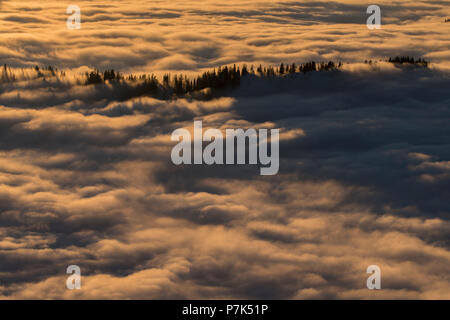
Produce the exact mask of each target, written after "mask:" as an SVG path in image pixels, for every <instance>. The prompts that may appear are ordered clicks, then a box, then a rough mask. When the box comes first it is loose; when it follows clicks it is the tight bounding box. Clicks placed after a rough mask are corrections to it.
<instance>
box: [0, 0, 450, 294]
mask: <svg viewBox="0 0 450 320" xmlns="http://www.w3.org/2000/svg"><path fill="white" fill-rule="evenodd" d="M69 4H74V3H69V2H67V1H46V2H45V4H44V3H40V2H35V1H34V2H31V1H20V2H17V1H3V3H2V12H1V14H0V19H1V20H2V23H1V24H0V30H1V32H0V39H1V41H0V61H1V62H2V63H7V64H9V65H12V66H14V67H17V68H16V69H15V70H14V72H15V73H16V74H17V77H18V81H16V82H5V83H2V86H1V87H0V298H3V299H11V298H24V299H35V298H79V299H94V298H104V299H119V298H134V299H166V298H186V299H187V298H190V299H210V298H216V299H220V298H256V299H265V298H270V299H318V298H331V299H380V298H384V299H391V298H402V299H418V298H421V299H449V298H450V296H449V292H450V290H449V289H450V279H449V271H450V269H449V265H450V241H449V236H448V235H449V233H450V222H449V217H450V216H449V213H450V206H449V201H448V199H449V198H450V127H449V126H448V124H449V123H450V92H449V90H448V88H449V87H450V75H449V72H448V68H449V65H448V61H449V60H448V57H449V49H448V48H449V40H450V39H449V33H448V26H447V25H446V24H444V23H443V20H444V19H445V17H446V14H448V8H449V6H448V3H446V2H444V1H423V2H414V3H411V2H406V1H395V2H391V1H384V0H383V1H379V5H380V6H381V7H382V12H383V29H382V30H377V31H369V30H368V29H367V27H366V26H365V19H366V16H367V15H366V14H365V9H366V5H361V4H358V3H357V1H350V0H349V1H339V2H331V3H330V2H326V3H325V2H308V1H284V2H281V1H276V2H274V1H270V2H269V1H262V2H254V1H239V2H238V1H226V2H225V3H223V2H218V1H201V2H194V1H170V2H168V1H166V2H155V1H104V2H102V1H95V2H93V1H78V3H77V4H78V5H79V6H80V7H81V10H82V29H81V30H78V31H70V30H67V29H66V27H65V20H66V18H67V15H66V14H65V9H66V7H67V5H69ZM397 54H410V55H415V56H416V57H417V56H419V55H420V56H425V57H428V59H430V60H431V61H432V64H431V68H429V69H424V68H397V67H395V66H393V65H391V64H387V63H383V62H379V63H376V64H373V65H368V64H360V63H357V61H361V60H364V59H374V60H378V58H386V57H387V56H390V55H397ZM331 58H334V59H342V60H344V61H348V62H353V63H349V64H345V65H344V68H343V70H342V71H341V72H317V73H310V74H306V75H304V74H297V75H295V76H292V77H291V76H289V77H285V78H276V79H261V78H257V77H253V76H250V77H248V78H246V79H243V81H242V83H241V86H240V87H239V88H237V89H235V90H233V91H231V92H227V93H226V94H224V95H223V96H222V97H218V98H215V99H213V100H210V101H197V100H189V99H178V100H170V101H162V100H157V99H153V98H149V97H141V98H132V99H128V100H125V101H122V100H123V99H119V98H118V96H120V93H117V92H115V91H114V88H113V87H112V86H111V85H109V84H108V85H104V86H103V85H101V86H81V85H78V84H76V82H75V81H73V80H71V79H72V78H71V77H72V76H76V75H77V74H78V73H80V72H82V71H83V70H86V67H98V68H116V69H120V70H121V71H123V72H141V71H142V72H145V71H155V72H160V73H164V72H167V71H172V72H186V73H193V74H194V73H196V72H199V71H201V70H203V69H205V68H212V67H217V66H218V65H221V64H229V63H255V64H259V63H263V64H264V65H270V64H275V63H279V62H280V61H284V62H302V61H306V60H310V59H315V60H316V61H320V60H325V59H331ZM35 64H39V65H42V64H43V65H48V64H51V65H55V66H57V67H60V68H69V69H71V70H68V71H67V72H68V77H67V80H64V79H56V80H55V79H53V80H50V79H47V80H46V81H43V80H42V79H36V80H29V79H28V76H27V74H28V73H29V72H31V71H29V70H28V69H23V70H22V69H20V68H22V67H27V66H34V65H35ZM196 119H198V120H203V123H204V127H211V128H220V129H225V128H236V127H243V128H246V127H255V128H280V129H281V144H280V155H281V159H280V174H279V175H278V176H274V177H261V176H260V175H259V166H180V167H177V166H174V165H173V164H172V163H171V161H170V152H171V149H172V147H173V145H174V143H173V142H171V140H170V134H171V132H172V131H173V130H174V129H177V128H182V127H185V128H192V125H193V121H194V120H196ZM71 264H75V265H78V266H80V267H81V270H82V276H83V277H82V290H76V291H70V290H67V289H66V287H65V283H66V278H67V275H66V274H65V271H66V268H67V266H68V265H71ZM372 264H376V265H379V266H380V267H381V270H382V288H383V289H382V290H380V291H376V292H374V291H369V290H367V288H366V279H367V277H368V274H366V269H367V267H368V266H369V265H372Z"/></svg>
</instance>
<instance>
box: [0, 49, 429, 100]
mask: <svg viewBox="0 0 450 320" xmlns="http://www.w3.org/2000/svg"><path fill="white" fill-rule="evenodd" d="M380 61H381V60H380ZM386 61H387V62H390V63H394V64H398V65H404V64H410V65H415V66H421V67H428V62H427V61H425V60H424V59H422V58H419V59H417V60H416V59H414V58H413V57H408V56H401V57H400V56H397V57H395V58H389V60H386ZM365 63H368V64H372V63H373V62H372V60H369V61H367V60H366V61H365ZM342 66H343V64H342V62H338V63H335V62H333V61H329V62H318V63H316V62H314V61H311V62H306V63H302V64H299V65H296V64H295V63H292V64H285V63H281V64H280V65H279V66H278V67H273V66H268V67H263V66H262V65H259V66H258V67H255V66H254V65H251V66H250V67H248V66H247V65H245V64H244V65H243V66H242V67H239V66H236V65H233V66H224V67H219V68H217V69H213V70H212V71H206V72H203V73H202V74H200V75H198V76H197V77H194V78H188V77H187V76H186V75H179V74H175V75H171V74H165V75H164V76H163V79H162V82H160V81H159V80H158V78H157V77H156V76H155V75H154V74H143V75H134V74H130V75H128V76H124V75H123V74H122V73H120V72H118V71H116V70H114V69H110V70H105V71H103V72H101V71H99V70H98V69H95V70H92V71H90V72H86V73H85V75H84V78H80V79H78V80H77V81H76V83H77V84H78V85H85V86H90V85H100V86H101V85H106V84H108V85H109V86H111V91H112V94H113V95H114V98H116V99H118V100H122V101H123V100H127V99H130V98H134V97H140V96H150V97H154V98H158V99H166V100H167V99H172V98H177V97H188V98H189V97H192V98H196V99H210V98H211V97H213V96H214V95H215V94H216V93H217V92H219V91H221V90H225V89H232V88H235V87H238V86H239V85H240V84H241V80H242V79H243V78H245V77H249V76H253V77H260V78H282V77H289V76H292V75H294V74H306V73H310V72H337V71H339V69H340V68H341V67H342ZM33 71H34V72H32V75H31V76H28V78H27V79H31V80H32V79H39V78H41V79H43V80H44V81H45V80H46V79H50V78H55V79H56V80H57V81H58V80H59V79H61V78H64V77H65V72H64V71H59V70H58V69H57V68H53V67H52V66H48V67H44V68H40V67H39V66H36V67H34V69H33ZM16 80H17V79H16V76H15V75H14V72H13V70H12V69H11V68H9V67H8V66H7V65H4V66H3V68H2V70H1V75H0V82H2V83H5V82H13V81H16Z"/></svg>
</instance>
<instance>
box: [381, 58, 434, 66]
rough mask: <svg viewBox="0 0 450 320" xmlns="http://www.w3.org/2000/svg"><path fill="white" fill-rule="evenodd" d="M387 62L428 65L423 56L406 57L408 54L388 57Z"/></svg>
mask: <svg viewBox="0 0 450 320" xmlns="http://www.w3.org/2000/svg"><path fill="white" fill-rule="evenodd" d="M387 62H390V63H395V64H411V65H416V66H419V67H425V68H427V67H428V63H429V62H428V61H426V60H425V59H423V58H419V59H417V60H415V59H414V57H408V56H401V57H400V56H397V57H395V58H389V60H388V61H387Z"/></svg>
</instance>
